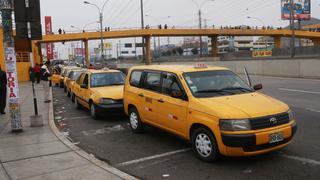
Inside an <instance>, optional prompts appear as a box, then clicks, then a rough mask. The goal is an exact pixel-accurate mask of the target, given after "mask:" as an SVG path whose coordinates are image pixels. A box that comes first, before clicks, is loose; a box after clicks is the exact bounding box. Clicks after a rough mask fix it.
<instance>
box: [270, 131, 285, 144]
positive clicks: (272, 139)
mask: <svg viewBox="0 0 320 180" xmlns="http://www.w3.org/2000/svg"><path fill="white" fill-rule="evenodd" d="M280 141H283V134H282V132H278V133H273V134H269V143H276V142H280Z"/></svg>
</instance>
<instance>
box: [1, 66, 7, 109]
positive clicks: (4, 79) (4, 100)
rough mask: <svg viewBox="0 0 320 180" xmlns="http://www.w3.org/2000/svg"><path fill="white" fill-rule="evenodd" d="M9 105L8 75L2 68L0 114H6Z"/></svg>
mask: <svg viewBox="0 0 320 180" xmlns="http://www.w3.org/2000/svg"><path fill="white" fill-rule="evenodd" d="M6 104H7V74H6V72H4V71H2V70H1V66H0V114H6V113H5V112H4V110H5V108H6Z"/></svg>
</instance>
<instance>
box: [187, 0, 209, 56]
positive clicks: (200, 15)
mask: <svg viewBox="0 0 320 180" xmlns="http://www.w3.org/2000/svg"><path fill="white" fill-rule="evenodd" d="M210 1H211V2H212V1H214V0H206V1H204V2H203V3H202V4H199V3H197V1H196V0H192V2H193V3H194V4H195V5H196V6H197V7H198V15H199V29H202V12H201V9H202V7H203V5H205V4H206V3H207V2H210ZM199 39H200V56H202V55H203V45H202V36H199Z"/></svg>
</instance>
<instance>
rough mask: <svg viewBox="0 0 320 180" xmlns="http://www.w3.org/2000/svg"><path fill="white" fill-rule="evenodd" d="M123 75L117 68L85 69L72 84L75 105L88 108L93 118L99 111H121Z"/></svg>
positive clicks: (99, 113) (97, 115)
mask: <svg viewBox="0 0 320 180" xmlns="http://www.w3.org/2000/svg"><path fill="white" fill-rule="evenodd" d="M124 82H125V75H124V74H123V73H122V72H120V71H118V70H109V69H107V70H87V71H86V72H83V73H82V74H81V75H80V77H79V78H78V79H77V81H76V83H75V84H74V86H73V94H74V101H75V107H76V108H78V109H79V108H80V107H81V106H83V107H85V108H87V109H89V110H90V113H91V116H92V117H93V118H97V117H99V115H101V113H103V112H106V113H113V112H120V111H123V85H124Z"/></svg>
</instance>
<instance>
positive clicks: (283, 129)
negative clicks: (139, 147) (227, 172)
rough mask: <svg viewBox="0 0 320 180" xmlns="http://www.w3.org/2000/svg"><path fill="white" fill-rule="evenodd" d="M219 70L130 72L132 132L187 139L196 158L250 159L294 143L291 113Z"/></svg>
mask: <svg viewBox="0 0 320 180" xmlns="http://www.w3.org/2000/svg"><path fill="white" fill-rule="evenodd" d="M261 88H262V85H261V84H260V85H256V86H254V88H251V87H250V86H249V85H247V83H245V82H244V81H243V80H242V79H241V78H240V77H239V76H237V75H236V74H234V73H233V72H232V71H230V70H229V69H226V68H222V67H208V66H206V65H201V64H200V65H196V66H186V65H151V66H137V67H133V68H131V69H130V70H129V73H128V78H127V79H126V83H125V87H124V109H125V113H126V114H127V115H128V116H129V123H130V127H131V129H132V131H133V132H135V133H140V132H142V131H143V128H144V125H145V124H149V125H152V126H156V127H159V128H161V129H164V130H166V131H168V132H171V133H174V134H176V135H178V136H181V137H182V138H184V139H186V140H189V141H190V142H191V144H192V148H193V151H194V153H195V154H196V155H197V157H198V158H199V159H201V160H204V161H214V160H215V159H216V158H217V157H218V155H219V154H222V155H227V156H249V155H256V154H262V153H267V152H270V151H274V150H277V149H280V148H283V147H285V146H287V145H288V144H290V143H291V142H292V139H293V136H294V134H295V132H296V129H297V125H296V121H295V120H294V118H293V116H292V112H291V110H290V108H289V107H288V106H287V105H286V104H284V103H283V102H280V101H278V100H276V99H274V98H272V97H269V96H267V95H264V94H262V93H260V92H257V90H259V89H261Z"/></svg>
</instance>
